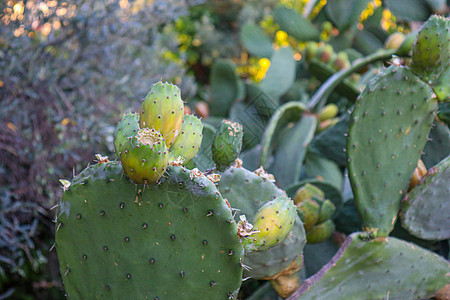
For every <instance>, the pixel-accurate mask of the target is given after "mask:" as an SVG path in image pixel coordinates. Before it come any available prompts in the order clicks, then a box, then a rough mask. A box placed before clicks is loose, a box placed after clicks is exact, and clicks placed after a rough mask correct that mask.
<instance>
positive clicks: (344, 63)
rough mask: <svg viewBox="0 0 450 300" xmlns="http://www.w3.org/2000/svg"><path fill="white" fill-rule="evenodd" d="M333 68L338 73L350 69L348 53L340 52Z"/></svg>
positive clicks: (332, 64) (333, 62)
mask: <svg viewBox="0 0 450 300" xmlns="http://www.w3.org/2000/svg"><path fill="white" fill-rule="evenodd" d="M331 66H332V67H333V69H335V70H336V71H340V70H342V69H346V68H350V60H349V59H348V55H347V53H345V52H339V53H338V55H337V56H336V58H335V59H334V60H333V61H332V63H331Z"/></svg>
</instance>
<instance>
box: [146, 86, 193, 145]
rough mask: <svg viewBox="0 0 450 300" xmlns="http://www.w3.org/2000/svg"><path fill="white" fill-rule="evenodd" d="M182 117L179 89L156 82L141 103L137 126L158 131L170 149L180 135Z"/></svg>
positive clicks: (182, 107) (182, 106) (182, 109)
mask: <svg viewBox="0 0 450 300" xmlns="http://www.w3.org/2000/svg"><path fill="white" fill-rule="evenodd" d="M183 115H184V105H183V101H182V100H181V91H180V89H179V88H178V87H177V86H176V85H173V84H171V83H167V82H165V83H162V82H158V83H155V84H154V85H153V86H152V89H151V90H150V92H149V93H148V95H147V96H146V97H145V98H144V100H143V102H142V105H141V111H140V119H139V126H140V127H141V128H146V127H148V128H154V129H155V130H157V131H159V132H160V133H161V134H162V135H163V137H164V139H165V143H166V145H167V147H170V146H171V145H172V144H173V142H174V141H175V139H176V137H177V136H178V134H179V133H180V130H181V126H182V125H183Z"/></svg>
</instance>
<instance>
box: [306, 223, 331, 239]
mask: <svg viewBox="0 0 450 300" xmlns="http://www.w3.org/2000/svg"><path fill="white" fill-rule="evenodd" d="M334 229H335V226H334V223H333V221H331V220H328V221H326V222H324V223H321V224H319V225H316V226H314V227H313V228H311V230H309V231H308V232H307V233H306V241H307V243H308V244H316V243H320V242H323V241H324V240H326V239H327V238H329V237H330V236H331V235H332V234H333V232H334Z"/></svg>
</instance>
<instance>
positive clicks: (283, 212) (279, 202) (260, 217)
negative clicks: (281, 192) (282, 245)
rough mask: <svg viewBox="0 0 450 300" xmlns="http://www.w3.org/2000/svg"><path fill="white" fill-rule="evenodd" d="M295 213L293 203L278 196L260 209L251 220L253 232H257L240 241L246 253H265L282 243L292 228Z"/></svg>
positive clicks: (286, 198) (284, 197)
mask: <svg viewBox="0 0 450 300" xmlns="http://www.w3.org/2000/svg"><path fill="white" fill-rule="evenodd" d="M296 214H297V212H296V209H295V206H294V202H292V200H291V199H290V198H288V197H286V196H279V197H277V198H275V199H274V200H272V201H269V202H267V203H266V204H265V205H264V206H263V207H261V208H260V209H259V210H258V211H257V212H256V214H255V217H254V218H253V230H255V231H258V233H255V234H253V235H251V236H249V237H247V238H244V239H243V240H242V244H243V245H244V248H245V250H246V251H265V250H268V249H269V248H271V247H272V246H275V245H277V244H278V243H279V242H281V241H283V240H284V239H285V238H286V237H287V235H288V234H289V233H290V232H291V230H292V227H293V226H294V222H295V216H296Z"/></svg>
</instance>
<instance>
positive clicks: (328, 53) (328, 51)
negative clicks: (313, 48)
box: [318, 45, 335, 64]
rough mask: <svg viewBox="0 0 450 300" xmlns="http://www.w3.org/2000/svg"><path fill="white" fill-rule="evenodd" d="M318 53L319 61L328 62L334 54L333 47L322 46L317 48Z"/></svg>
mask: <svg viewBox="0 0 450 300" xmlns="http://www.w3.org/2000/svg"><path fill="white" fill-rule="evenodd" d="M318 53H319V59H320V61H321V62H323V63H325V64H326V63H328V62H329V61H330V60H331V59H332V58H333V55H335V53H334V51H333V47H332V46H331V45H325V46H323V47H322V48H320V49H319V50H318Z"/></svg>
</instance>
